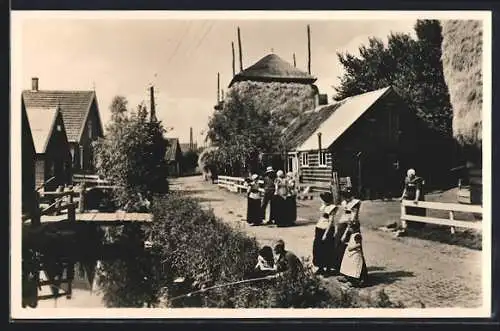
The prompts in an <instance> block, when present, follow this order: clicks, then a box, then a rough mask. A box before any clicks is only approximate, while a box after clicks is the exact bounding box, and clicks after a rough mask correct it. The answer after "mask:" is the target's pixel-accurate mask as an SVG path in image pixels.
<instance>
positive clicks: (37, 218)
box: [31, 191, 42, 226]
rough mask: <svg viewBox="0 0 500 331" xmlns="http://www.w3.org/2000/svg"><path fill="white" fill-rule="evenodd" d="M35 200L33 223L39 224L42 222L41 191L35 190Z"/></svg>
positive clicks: (34, 224)
mask: <svg viewBox="0 0 500 331" xmlns="http://www.w3.org/2000/svg"><path fill="white" fill-rule="evenodd" d="M34 198H35V201H34V203H33V215H32V217H31V225H33V226H39V225H41V224H42V222H41V215H40V193H39V192H37V191H35V197H34Z"/></svg>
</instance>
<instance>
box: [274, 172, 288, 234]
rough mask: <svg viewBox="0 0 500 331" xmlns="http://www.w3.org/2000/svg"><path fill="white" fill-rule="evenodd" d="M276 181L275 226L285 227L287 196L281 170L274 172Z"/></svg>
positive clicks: (286, 186) (286, 188)
mask: <svg viewBox="0 0 500 331" xmlns="http://www.w3.org/2000/svg"><path fill="white" fill-rule="evenodd" d="M276 176H277V177H276V180H275V182H274V185H275V190H274V192H275V193H274V194H275V195H274V203H275V206H276V209H275V210H276V212H275V213H274V217H275V221H276V225H277V226H279V227H282V226H286V225H287V219H286V218H287V212H286V207H287V206H286V197H287V195H288V185H287V180H286V177H285V173H284V172H283V170H278V171H277V172H276Z"/></svg>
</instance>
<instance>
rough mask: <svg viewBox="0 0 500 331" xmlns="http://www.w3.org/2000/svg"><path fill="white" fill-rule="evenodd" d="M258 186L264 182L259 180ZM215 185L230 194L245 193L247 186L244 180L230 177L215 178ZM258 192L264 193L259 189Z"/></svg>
mask: <svg viewBox="0 0 500 331" xmlns="http://www.w3.org/2000/svg"><path fill="white" fill-rule="evenodd" d="M259 184H260V185H262V184H264V181H262V180H260V181H259ZM217 185H219V187H223V188H225V189H227V190H229V191H230V192H235V193H239V192H246V190H247V188H248V186H247V185H246V183H245V179H244V178H241V177H231V176H218V177H217ZM259 191H260V192H261V193H262V192H264V189H263V188H259Z"/></svg>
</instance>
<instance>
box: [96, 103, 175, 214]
mask: <svg viewBox="0 0 500 331" xmlns="http://www.w3.org/2000/svg"><path fill="white" fill-rule="evenodd" d="M126 105H127V101H126V99H125V98H124V97H121V96H117V97H115V98H114V99H113V102H112V104H111V112H112V120H111V122H110V124H109V125H108V126H107V128H106V129H107V134H106V137H105V138H104V139H100V140H98V141H97V142H96V144H95V150H96V154H95V155H96V156H95V157H96V164H97V169H98V173H99V174H100V175H103V176H104V177H105V178H107V179H109V180H110V181H111V182H112V183H114V184H115V185H118V186H121V189H120V190H114V191H113V194H114V201H115V202H116V204H117V205H118V206H119V207H124V206H125V205H126V204H127V203H129V205H134V203H137V202H139V200H140V195H142V196H143V197H145V196H148V195H150V194H154V193H166V192H167V190H168V183H167V180H166V174H167V165H166V162H165V158H164V156H165V150H166V141H165V139H164V138H163V131H164V130H163V126H162V124H161V122H149V121H148V120H147V111H146V110H145V109H144V108H143V107H138V109H137V111H135V112H129V111H128V110H127V109H126V108H125V107H126ZM128 113H130V114H128Z"/></svg>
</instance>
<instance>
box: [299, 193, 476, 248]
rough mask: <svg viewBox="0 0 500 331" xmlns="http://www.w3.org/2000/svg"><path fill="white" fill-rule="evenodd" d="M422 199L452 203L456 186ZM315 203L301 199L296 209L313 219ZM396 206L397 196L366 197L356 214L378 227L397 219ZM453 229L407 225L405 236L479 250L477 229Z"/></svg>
mask: <svg viewBox="0 0 500 331" xmlns="http://www.w3.org/2000/svg"><path fill="white" fill-rule="evenodd" d="M426 200H427V201H436V202H449V203H452V202H455V203H456V189H452V190H447V191H444V192H440V193H434V194H429V195H427V196H426ZM318 205H319V202H318V200H312V201H308V202H301V203H300V204H299V211H298V213H299V215H300V216H301V217H303V218H306V219H308V220H311V221H312V220H315V219H316V218H317V217H318ZM400 208H401V207H400V203H399V201H397V200H392V201H381V200H373V201H371V200H366V201H363V203H362V206H361V211H360V215H359V217H360V220H361V223H362V224H363V226H365V227H367V228H369V229H372V230H378V229H379V228H380V227H383V226H386V225H387V224H389V223H395V222H396V223H398V222H399V220H400V215H401V209H400ZM428 216H432V217H440V218H447V217H448V213H447V212H446V211H438V210H431V211H429V212H428ZM455 219H457V220H465V221H473V220H474V217H473V215H472V214H470V213H456V215H455ZM455 231H456V232H455V234H451V232H450V228H449V227H447V226H440V225H434V224H426V225H425V226H424V227H423V228H422V229H419V230H416V229H409V230H408V236H411V237H415V238H420V239H425V240H431V241H437V242H441V243H445V244H450V245H457V246H462V247H467V248H471V249H476V250H481V248H482V235H481V233H480V232H477V231H474V230H469V229H461V228H456V229H455Z"/></svg>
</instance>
